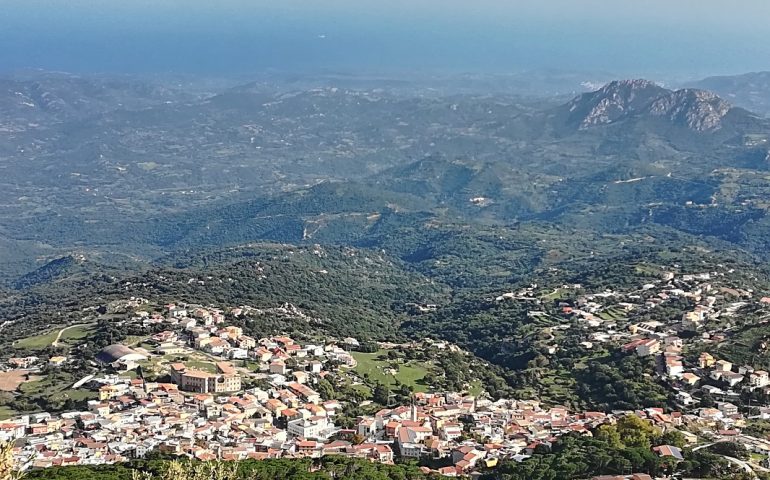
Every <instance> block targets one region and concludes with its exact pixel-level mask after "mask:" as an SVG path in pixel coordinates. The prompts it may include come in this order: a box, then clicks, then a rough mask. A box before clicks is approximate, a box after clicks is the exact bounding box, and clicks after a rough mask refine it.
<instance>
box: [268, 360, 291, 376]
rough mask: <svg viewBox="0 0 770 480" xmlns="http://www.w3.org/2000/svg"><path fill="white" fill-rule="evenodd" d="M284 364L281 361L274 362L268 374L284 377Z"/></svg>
mask: <svg viewBox="0 0 770 480" xmlns="http://www.w3.org/2000/svg"><path fill="white" fill-rule="evenodd" d="M287 370H288V369H287V368H286V364H285V363H284V362H282V361H281V360H276V361H274V362H272V363H271V364H270V373H276V374H278V375H286V372H287Z"/></svg>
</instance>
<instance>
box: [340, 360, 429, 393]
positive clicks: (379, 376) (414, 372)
mask: <svg viewBox="0 0 770 480" xmlns="http://www.w3.org/2000/svg"><path fill="white" fill-rule="evenodd" d="M384 354H385V351H384V350H380V351H377V352H374V353H361V352H353V353H352V355H353V357H354V358H355V359H356V362H358V365H356V368H355V371H356V373H358V374H359V375H361V376H363V375H364V374H367V375H368V377H369V378H370V379H371V380H373V381H378V382H380V383H383V384H385V385H390V386H393V385H395V384H396V380H398V381H399V382H401V383H403V384H404V385H409V386H410V387H412V389H414V391H416V392H424V391H426V390H427V385H424V384H422V383H421V382H420V380H422V379H423V378H425V375H426V374H427V373H428V369H427V368H426V367H425V366H424V365H420V364H417V363H414V362H411V363H408V364H398V372H397V373H396V375H391V374H389V373H387V374H386V373H385V371H384V370H385V369H389V368H390V364H389V362H388V360H381V359H379V358H378V357H379V356H381V355H384Z"/></svg>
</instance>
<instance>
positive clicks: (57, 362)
mask: <svg viewBox="0 0 770 480" xmlns="http://www.w3.org/2000/svg"><path fill="white" fill-rule="evenodd" d="M66 361H67V357H62V356H55V357H51V358H49V359H48V365H51V366H52V367H60V366H62V365H64V362H66Z"/></svg>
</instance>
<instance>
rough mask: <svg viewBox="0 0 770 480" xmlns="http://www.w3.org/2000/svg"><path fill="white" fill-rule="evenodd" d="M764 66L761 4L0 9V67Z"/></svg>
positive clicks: (552, 0)
mask: <svg viewBox="0 0 770 480" xmlns="http://www.w3.org/2000/svg"><path fill="white" fill-rule="evenodd" d="M24 67H36V68H45V69H57V70H68V71H107V72H165V71H174V72H203V73H215V74H223V73H248V72H254V71H259V70H263V69H266V68H277V69H280V70H289V71H292V70H295V71H313V70H316V69H331V70H343V71H349V72H358V71H364V72H368V71H385V72H387V71H408V70H421V71H430V70H440V71H466V72H512V71H521V70H528V69H535V68H559V69H565V70H582V71H586V70H589V71H595V70H602V71H609V72H613V73H618V74H658V75H693V76H698V75H705V74H715V73H737V72H745V71H756V70H770V0H699V1H695V0H648V1H643V0H612V1H610V0H529V1H518V0H466V1H460V0H381V1H371V0H306V1H299V0H271V1H263V0H208V1H202V0H152V1H149V0H121V1H118V0H0V69H2V70H11V69H16V68H24Z"/></svg>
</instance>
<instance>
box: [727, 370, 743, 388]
mask: <svg viewBox="0 0 770 480" xmlns="http://www.w3.org/2000/svg"><path fill="white" fill-rule="evenodd" d="M743 379H744V376H743V375H741V374H740V373H735V372H722V381H723V382H726V383H727V384H728V385H730V386H731V387H734V386H736V385H738V384H739V383H741V382H742V381H743Z"/></svg>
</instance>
